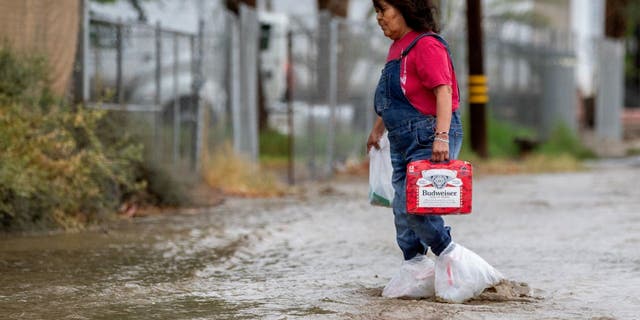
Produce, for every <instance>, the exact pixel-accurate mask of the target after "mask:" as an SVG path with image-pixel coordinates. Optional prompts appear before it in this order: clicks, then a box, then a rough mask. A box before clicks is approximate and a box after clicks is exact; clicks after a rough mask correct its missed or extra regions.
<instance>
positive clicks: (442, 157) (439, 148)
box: [431, 138, 449, 162]
mask: <svg viewBox="0 0 640 320" xmlns="http://www.w3.org/2000/svg"><path fill="white" fill-rule="evenodd" d="M438 139H440V138H436V139H435V140H434V141H433V149H432V151H431V162H441V161H447V160H449V142H444V141H441V140H438Z"/></svg>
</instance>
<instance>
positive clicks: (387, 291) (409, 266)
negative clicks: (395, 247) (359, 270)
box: [382, 254, 435, 299]
mask: <svg viewBox="0 0 640 320" xmlns="http://www.w3.org/2000/svg"><path fill="white" fill-rule="evenodd" d="M434 273H435V264H434V263H433V261H432V260H431V259H429V258H427V257H426V256H424V255H421V254H419V255H417V256H415V257H414V258H413V259H411V260H406V261H403V262H402V265H401V266H400V270H398V273H396V274H395V275H394V276H393V278H391V281H389V283H388V284H387V285H386V286H385V287H384V289H383V290H382V296H383V297H386V298H413V299H417V298H431V297H433V296H434V295H435V288H434V283H433V281H434Z"/></svg>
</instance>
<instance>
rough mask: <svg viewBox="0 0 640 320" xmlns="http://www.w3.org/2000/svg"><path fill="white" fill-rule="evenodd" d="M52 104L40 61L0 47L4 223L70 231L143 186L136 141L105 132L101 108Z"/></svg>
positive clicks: (0, 179) (105, 115)
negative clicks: (54, 227) (21, 56)
mask: <svg viewBox="0 0 640 320" xmlns="http://www.w3.org/2000/svg"><path fill="white" fill-rule="evenodd" d="M55 102H56V99H55V98H54V97H53V96H52V95H51V93H50V91H49V90H48V77H47V68H46V60H45V59H43V58H40V57H35V56H31V57H26V58H20V59H19V58H17V56H16V55H15V54H13V53H12V52H11V50H10V49H7V48H0V220H1V221H2V225H3V227H4V228H12V229H25V228H33V227H34V226H42V227H52V226H56V227H63V228H78V227H81V226H83V225H84V224H86V223H88V222H91V221H95V220H99V219H102V218H105V217H107V216H108V214H109V213H112V212H114V211H115V209H116V208H117V207H118V206H119V204H120V203H121V202H122V201H124V200H126V198H127V197H129V196H131V195H133V194H136V193H139V192H140V191H141V190H143V189H144V188H145V187H146V182H144V180H142V179H140V178H139V173H138V172H137V168H138V167H139V166H140V163H141V161H142V154H143V149H142V145H141V144H139V143H135V141H134V140H132V138H131V137H129V136H127V135H126V134H125V133H122V132H121V130H120V131H118V130H115V131H114V130H111V129H109V128H108V123H109V115H108V113H107V112H105V111H100V110H89V109H84V108H82V107H68V106H64V105H60V104H57V103H55ZM108 131H109V132H117V134H116V135H111V136H109V135H107V134H105V132H108ZM101 134H102V136H101Z"/></svg>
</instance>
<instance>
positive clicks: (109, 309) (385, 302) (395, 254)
mask: <svg viewBox="0 0 640 320" xmlns="http://www.w3.org/2000/svg"><path fill="white" fill-rule="evenodd" d="M612 168H613V166H603V165H598V166H597V167H596V168H595V169H593V170H591V171H589V172H583V173H576V174H559V175H537V176H511V177H486V178H482V179H477V180H476V182H475V183H476V184H475V191H474V213H473V214H472V215H470V216H464V217H449V218H447V221H448V223H449V224H450V225H451V226H452V227H453V236H454V239H455V240H456V241H458V242H459V243H461V244H463V245H465V246H467V247H468V248H470V249H472V250H474V251H475V252H477V253H478V254H480V255H481V256H483V257H484V258H485V259H487V260H488V261H489V262H490V263H492V264H493V265H494V266H496V267H497V268H498V269H500V270H501V271H502V272H503V273H504V274H505V275H507V276H508V277H509V279H510V280H512V282H508V283H505V284H503V285H501V286H500V287H498V288H497V289H496V290H493V291H492V292H486V293H485V294H484V295H483V296H482V297H480V299H477V300H474V301H471V302H469V303H467V304H462V305H451V304H444V303H438V302H435V301H430V300H420V301H411V300H389V299H384V298H381V297H380V292H381V290H382V287H383V286H384V285H385V284H386V282H387V281H388V280H389V278H390V277H391V276H392V275H393V273H394V272H395V270H396V268H397V267H398V266H399V264H400V262H401V261H400V260H401V255H400V252H399V250H398V249H397V248H396V245H395V243H394V236H393V232H394V231H393V230H394V229H393V225H392V224H393V220H392V215H391V213H390V212H389V211H388V210H387V209H383V208H372V207H370V206H369V205H368V204H367V203H366V189H367V186H366V183H365V182H364V181H359V182H358V181H350V182H337V183H334V184H333V185H332V186H331V187H327V186H326V185H324V186H310V187H308V190H307V191H306V192H304V193H302V194H301V195H299V196H294V197H290V198H287V199H278V200H241V199H237V200H235V199H232V200H229V201H227V202H226V203H225V204H224V205H222V206H219V207H216V208H213V209H210V210H207V211H206V212H203V213H199V214H182V215H177V216H163V217H148V218H141V219H136V220H134V221H124V222H120V223H115V224H113V225H110V226H108V227H106V228H104V229H102V230H99V231H90V232H89V231H88V232H83V233H79V234H70V235H53V236H37V237H20V238H15V237H14V238H5V239H0V274H1V277H0V318H2V319H639V318H640V188H638V187H637V186H638V181H640V167H638V166H637V165H636V164H635V163H631V164H629V163H627V164H625V165H624V166H623V169H612Z"/></svg>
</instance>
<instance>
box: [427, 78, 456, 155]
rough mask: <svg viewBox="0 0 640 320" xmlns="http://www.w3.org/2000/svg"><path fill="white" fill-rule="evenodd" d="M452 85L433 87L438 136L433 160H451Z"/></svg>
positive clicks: (433, 151) (434, 144)
mask: <svg viewBox="0 0 640 320" xmlns="http://www.w3.org/2000/svg"><path fill="white" fill-rule="evenodd" d="M451 90H452V89H451V86H448V85H441V86H437V87H435V88H434V89H433V93H434V94H435V96H436V116H437V117H436V137H435V140H434V141H433V149H432V153H431V160H432V161H435V162H437V161H445V160H449V127H450V125H451V113H452V106H453V102H452V99H453V98H452V96H453V95H452V91H451Z"/></svg>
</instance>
